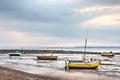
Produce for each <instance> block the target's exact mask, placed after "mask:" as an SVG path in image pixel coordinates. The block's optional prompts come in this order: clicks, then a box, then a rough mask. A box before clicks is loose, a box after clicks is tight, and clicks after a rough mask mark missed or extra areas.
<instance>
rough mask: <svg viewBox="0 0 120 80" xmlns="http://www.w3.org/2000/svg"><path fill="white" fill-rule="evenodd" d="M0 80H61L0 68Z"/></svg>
mask: <svg viewBox="0 0 120 80" xmlns="http://www.w3.org/2000/svg"><path fill="white" fill-rule="evenodd" d="M0 80H63V79H59V78H52V77H47V76H40V75H35V74H30V73H25V72H22V71H18V70H13V69H9V68H5V67H0Z"/></svg>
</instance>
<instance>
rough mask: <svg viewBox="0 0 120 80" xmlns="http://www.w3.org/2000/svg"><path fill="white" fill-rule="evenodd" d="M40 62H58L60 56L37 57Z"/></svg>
mask: <svg viewBox="0 0 120 80" xmlns="http://www.w3.org/2000/svg"><path fill="white" fill-rule="evenodd" d="M37 59H38V60H57V59H58V56H53V55H51V56H37Z"/></svg>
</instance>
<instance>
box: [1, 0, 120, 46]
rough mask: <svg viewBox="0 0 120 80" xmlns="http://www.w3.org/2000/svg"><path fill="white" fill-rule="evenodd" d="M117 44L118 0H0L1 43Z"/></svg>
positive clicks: (119, 26)
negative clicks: (85, 41) (86, 40)
mask: <svg viewBox="0 0 120 80" xmlns="http://www.w3.org/2000/svg"><path fill="white" fill-rule="evenodd" d="M87 30H88V35H87V36H88V37H87V38H88V44H87V45H88V46H120V0H0V46H83V45H84V40H85V35H86V31H87Z"/></svg>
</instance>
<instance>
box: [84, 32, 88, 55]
mask: <svg viewBox="0 0 120 80" xmlns="http://www.w3.org/2000/svg"><path fill="white" fill-rule="evenodd" d="M87 33H88V31H87V32H86V38H85V47H84V57H85V52H86V47H87Z"/></svg>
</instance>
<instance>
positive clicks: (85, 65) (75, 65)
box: [66, 60, 99, 69]
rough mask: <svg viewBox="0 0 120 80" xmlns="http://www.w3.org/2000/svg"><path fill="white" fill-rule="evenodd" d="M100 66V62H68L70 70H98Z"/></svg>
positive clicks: (67, 65)
mask: <svg viewBox="0 0 120 80" xmlns="http://www.w3.org/2000/svg"><path fill="white" fill-rule="evenodd" d="M98 65H99V61H88V62H83V61H82V60H68V62H66V68H69V69H96V68H97V67H98Z"/></svg>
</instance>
